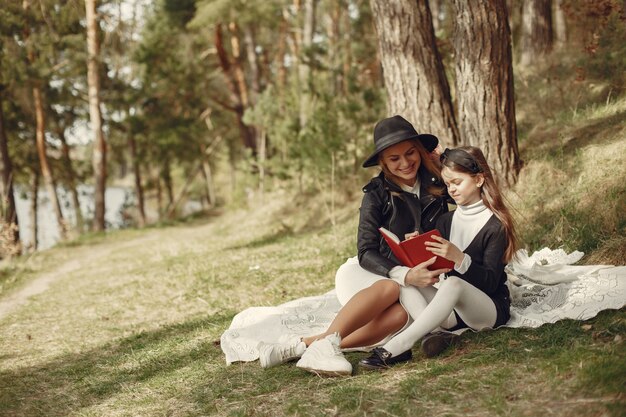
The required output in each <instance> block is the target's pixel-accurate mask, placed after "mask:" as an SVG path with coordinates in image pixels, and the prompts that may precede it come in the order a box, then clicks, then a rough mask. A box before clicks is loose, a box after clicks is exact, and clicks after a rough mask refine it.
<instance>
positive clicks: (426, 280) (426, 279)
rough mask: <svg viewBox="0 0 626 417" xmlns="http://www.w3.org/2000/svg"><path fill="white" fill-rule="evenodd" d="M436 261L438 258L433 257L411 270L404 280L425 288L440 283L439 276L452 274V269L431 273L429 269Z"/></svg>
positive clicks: (406, 282)
mask: <svg viewBox="0 0 626 417" xmlns="http://www.w3.org/2000/svg"><path fill="white" fill-rule="evenodd" d="M435 260H437V257H436V256H433V257H432V258H430V259H429V260H427V261H425V262H422V263H421V264H419V265H416V266H414V267H413V268H411V269H409V272H407V274H406V277H405V278H404V283H405V284H408V285H413V286H415V287H422V288H423V287H428V286H431V285H433V284H434V283H436V282H439V275H441V274H445V273H446V272H450V269H448V268H442V269H436V270H434V271H429V270H428V267H429V266H430V265H432V264H433V263H435Z"/></svg>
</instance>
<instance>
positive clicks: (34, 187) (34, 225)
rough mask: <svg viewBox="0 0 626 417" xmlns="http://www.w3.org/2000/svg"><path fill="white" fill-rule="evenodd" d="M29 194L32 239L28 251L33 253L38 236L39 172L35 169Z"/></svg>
mask: <svg viewBox="0 0 626 417" xmlns="http://www.w3.org/2000/svg"><path fill="white" fill-rule="evenodd" d="M30 193H31V199H30V230H31V238H32V242H31V244H30V251H31V252H34V251H36V250H37V246H38V242H37V235H38V234H39V222H38V221H37V210H38V208H39V204H38V203H39V171H38V170H37V169H33V176H32V178H31V183H30Z"/></svg>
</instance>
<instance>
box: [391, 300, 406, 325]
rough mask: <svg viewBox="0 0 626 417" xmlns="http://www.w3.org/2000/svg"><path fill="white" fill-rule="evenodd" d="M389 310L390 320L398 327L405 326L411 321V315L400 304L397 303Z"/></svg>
mask: <svg viewBox="0 0 626 417" xmlns="http://www.w3.org/2000/svg"><path fill="white" fill-rule="evenodd" d="M388 310H389V311H388V314H389V318H390V319H391V320H392V321H393V322H394V323H395V324H397V325H398V326H403V325H404V324H405V323H406V322H407V320H409V313H407V311H406V310H405V309H404V308H403V307H402V305H401V304H400V303H395V304H394V305H392V306H391V307H389V309H388Z"/></svg>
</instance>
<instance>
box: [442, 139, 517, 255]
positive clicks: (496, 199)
mask: <svg viewBox="0 0 626 417" xmlns="http://www.w3.org/2000/svg"><path fill="white" fill-rule="evenodd" d="M455 150H462V151H465V152H467V153H468V154H470V155H471V157H472V158H474V160H475V161H476V163H477V164H478V167H479V169H480V171H479V172H478V173H476V172H473V171H471V170H470V169H468V168H466V167H464V166H463V165H460V164H457V163H455V162H454V161H452V160H450V158H443V162H442V164H443V166H445V167H448V168H450V169H451V170H453V171H457V172H463V173H466V174H469V175H471V176H472V177H475V176H476V175H479V174H482V175H483V177H484V179H485V182H484V183H483V185H482V187H480V195H481V198H482V200H483V202H484V203H485V205H486V206H487V207H488V208H489V210H491V211H492V212H493V214H494V215H495V216H496V217H497V218H498V220H500V222H501V223H502V225H503V227H504V231H505V233H506V237H507V242H508V244H507V248H506V251H505V252H504V261H505V262H507V263H508V262H509V261H510V260H511V259H513V256H515V252H517V249H518V248H519V240H518V237H517V234H516V232H515V222H514V221H513V216H511V212H510V211H509V209H508V208H507V207H506V205H505V204H504V200H503V198H502V193H501V192H500V189H499V188H498V185H497V184H496V181H495V180H494V178H493V174H492V172H491V168H490V167H489V164H487V159H485V155H483V152H482V151H481V150H480V148H477V147H475V146H461V147H458V148H455Z"/></svg>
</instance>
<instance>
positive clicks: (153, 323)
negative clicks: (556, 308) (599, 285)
mask: <svg viewBox="0 0 626 417" xmlns="http://www.w3.org/2000/svg"><path fill="white" fill-rule="evenodd" d="M0 5H1V7H0V110H1V111H0V162H1V164H0V177H1V178H0V179H1V181H0V192H1V194H2V195H1V197H2V199H1V201H2V204H1V214H2V233H1V239H2V245H1V246H0V248H1V256H2V258H3V261H2V263H0V296H1V298H0V361H1V362H0V411H2V412H3V414H6V415H42V414H46V415H75V414H78V415H130V414H134V415H137V414H142V415H163V414H168V415H206V414H220V415H288V414H289V415H293V414H298V415H326V414H334V415H338V414H340V415H365V414H367V415H389V414H394V415H420V414H424V415H426V414H446V413H447V414H450V415H471V414H472V413H473V414H474V415H538V414H550V415H563V416H565V415H568V416H570V415H605V414H606V413H608V414H611V415H623V410H624V409H625V408H624V400H623V395H624V386H625V384H626V381H625V380H624V376H625V375H626V372H625V371H624V370H625V369H626V356H625V354H624V349H623V338H624V337H625V336H626V319H625V318H624V314H623V311H614V312H605V313H603V314H601V315H600V316H599V317H598V318H597V319H594V320H592V321H589V322H586V323H584V324H581V323H579V322H576V321H564V322H561V323H558V324H556V325H553V326H544V327H543V328H541V329H539V330H521V329H520V330H512V329H506V330H502V331H499V332H493V334H477V335H470V336H468V337H467V338H466V339H465V340H464V342H463V344H462V346H461V347H460V348H459V349H458V350H456V351H455V352H452V353H449V354H447V355H444V356H443V357H442V358H437V359H433V360H425V359H424V358H422V357H420V356H419V353H418V351H417V350H416V351H415V352H416V357H417V360H416V361H414V362H412V363H411V364H409V365H407V366H403V367H399V368H398V370H394V372H391V373H387V374H380V375H379V374H376V375H372V374H360V373H357V374H356V375H355V376H354V378H347V379H345V380H342V381H318V380H317V379H314V378H310V377H309V376H308V375H302V374H301V373H299V372H298V370H297V369H295V368H294V367H293V366H285V367H279V368H280V369H272V370H268V371H263V370H261V369H260V368H259V367H258V364H256V363H251V364H241V365H238V366H230V367H226V366H225V365H224V363H223V355H222V353H221V351H220V350H219V344H218V343H217V339H219V335H220V334H221V332H222V331H223V330H224V329H225V328H227V327H228V325H229V323H230V320H231V319H232V317H233V316H234V315H235V314H236V313H237V312H238V311H241V310H242V309H244V308H246V307H249V306H252V305H276V304H278V303H280V302H285V301H288V300H291V299H294V298H297V297H302V296H307V295H315V294H320V293H321V292H323V291H327V290H329V289H331V288H332V277H333V274H334V270H335V269H336V268H337V266H338V265H340V264H341V262H343V260H345V258H346V257H348V256H352V255H353V254H354V248H355V235H356V221H357V218H358V206H359V201H360V197H361V191H360V189H361V186H362V185H363V184H365V183H366V182H367V180H368V179H369V178H370V177H371V176H372V175H374V174H375V172H374V171H375V170H365V169H362V168H360V164H361V162H362V160H363V159H364V157H365V156H367V155H368V154H369V153H370V152H371V150H372V129H373V126H374V124H375V122H376V121H377V120H379V119H381V118H382V117H385V116H387V115H391V114H396V113H399V114H403V115H405V116H406V117H407V119H409V120H410V121H411V122H413V123H414V125H415V126H416V128H417V129H418V130H419V131H420V132H430V133H434V134H436V135H437V136H439V138H440V139H441V141H442V145H443V146H444V147H453V146H457V145H461V144H473V145H477V146H480V147H481V148H483V149H484V150H485V152H486V153H487V155H488V158H489V161H490V163H491V164H492V165H493V166H494V167H495V168H496V169H497V173H498V178H499V179H500V181H501V184H502V186H503V187H505V189H506V195H507V198H508V200H509V202H510V203H511V205H512V206H513V207H514V208H515V217H516V220H517V223H518V228H519V231H520V234H521V238H522V242H523V246H524V247H525V248H527V249H528V250H530V251H532V250H535V249H539V248H542V247H545V246H548V247H551V248H559V247H563V248H564V249H566V250H567V251H571V250H581V251H583V252H585V254H586V256H585V257H584V258H583V261H582V262H583V263H602V264H615V265H625V264H626V236H625V233H624V232H625V227H626V220H625V216H624V207H626V204H625V203H626V191H625V189H626V186H625V184H624V181H623V179H624V178H625V177H626V163H625V162H626V161H625V159H626V124H625V123H624V121H625V120H626V97H625V96H624V91H625V87H626V73H625V71H624V68H626V44H624V42H623V39H625V38H626V23H625V22H626V21H625V19H626V12H625V10H626V4H625V2H624V1H619V0H554V1H549V0H524V1H503V0H496V1H491V2H466V1H452V0H449V1H448V0H437V1H436V0H430V1H428V2H426V1H393V2H389V1H379V0H370V1H369V2H367V1H342V0H338V1H326V0H291V1H287V0H284V1H278V0H267V1H253V0H236V1H226V0H197V1H194V0H184V1H183V0H181V1H174V0H159V1H154V2H142V1H136V2H135V1H121V0H119V1H106V2H105V1H103V2H98V3H97V4H96V3H95V2H93V1H90V0H88V1H85V2H82V1H77V0H76V1H71V0H70V1H65V2H55V1H48V0H39V1H36V0H25V1H13V0H0ZM116 186H122V187H125V188H127V189H130V190H132V193H131V195H132V199H130V200H128V201H127V202H126V203H125V204H124V210H123V213H124V219H125V223H126V225H127V226H129V227H128V230H124V231H116V232H113V231H110V230H107V229H110V225H108V224H107V223H106V222H105V217H104V214H105V211H106V207H105V198H104V196H105V192H106V191H107V189H108V190H109V191H110V190H111V188H112V187H116ZM37 194H39V195H41V196H42V197H40V198H32V197H33V196H34V195H37ZM57 194H58V195H57ZM16 195H17V196H19V197H26V198H28V199H29V202H30V210H29V213H30V216H31V217H32V218H31V221H30V222H28V224H29V226H28V227H20V222H21V220H22V219H19V218H17V215H16V210H15V196H16ZM59 195H67V196H69V197H68V198H67V199H66V200H65V201H66V203H64V200H63V199H61V198H59ZM44 200H45V201H46V204H45V205H44V204H42V202H43V201H44ZM85 201H87V204H86V203H85ZM186 201H200V202H201V204H202V207H203V209H202V210H201V211H199V212H198V213H196V214H194V215H193V216H186V215H185V213H184V211H183V209H182V207H183V206H184V204H185V202H186ZM44 207H45V208H44ZM78 207H81V208H82V210H78V209H77V208H78ZM44 209H45V210H50V211H52V212H53V218H54V223H55V226H56V227H58V230H59V231H60V233H59V235H60V236H61V238H62V242H61V243H60V244H59V245H57V246H56V247H55V248H52V249H50V250H41V251H37V250H36V249H37V240H36V238H35V239H33V238H32V237H36V236H37V228H38V223H37V218H38V216H37V215H36V213H37V212H38V211H41V210H44ZM24 223H26V222H24ZM104 230H107V232H106V233H102V231H104ZM20 235H21V236H25V235H27V236H31V239H30V242H31V243H30V245H29V246H23V245H21V244H20ZM233 277H235V279H233ZM244 279H245V280H246V285H241V281H242V280H244ZM61 307H62V308H61ZM564 347H567V349H565V348H564ZM358 358H359V357H358V354H351V355H349V356H348V359H349V360H351V361H352V362H353V363H355V361H357V360H358ZM496 364H497V365H496ZM511 381H514V383H511ZM425 382H427V383H425ZM381 392H382V393H384V395H380V393H381ZM303 398H306V399H307V400H306V401H303Z"/></svg>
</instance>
